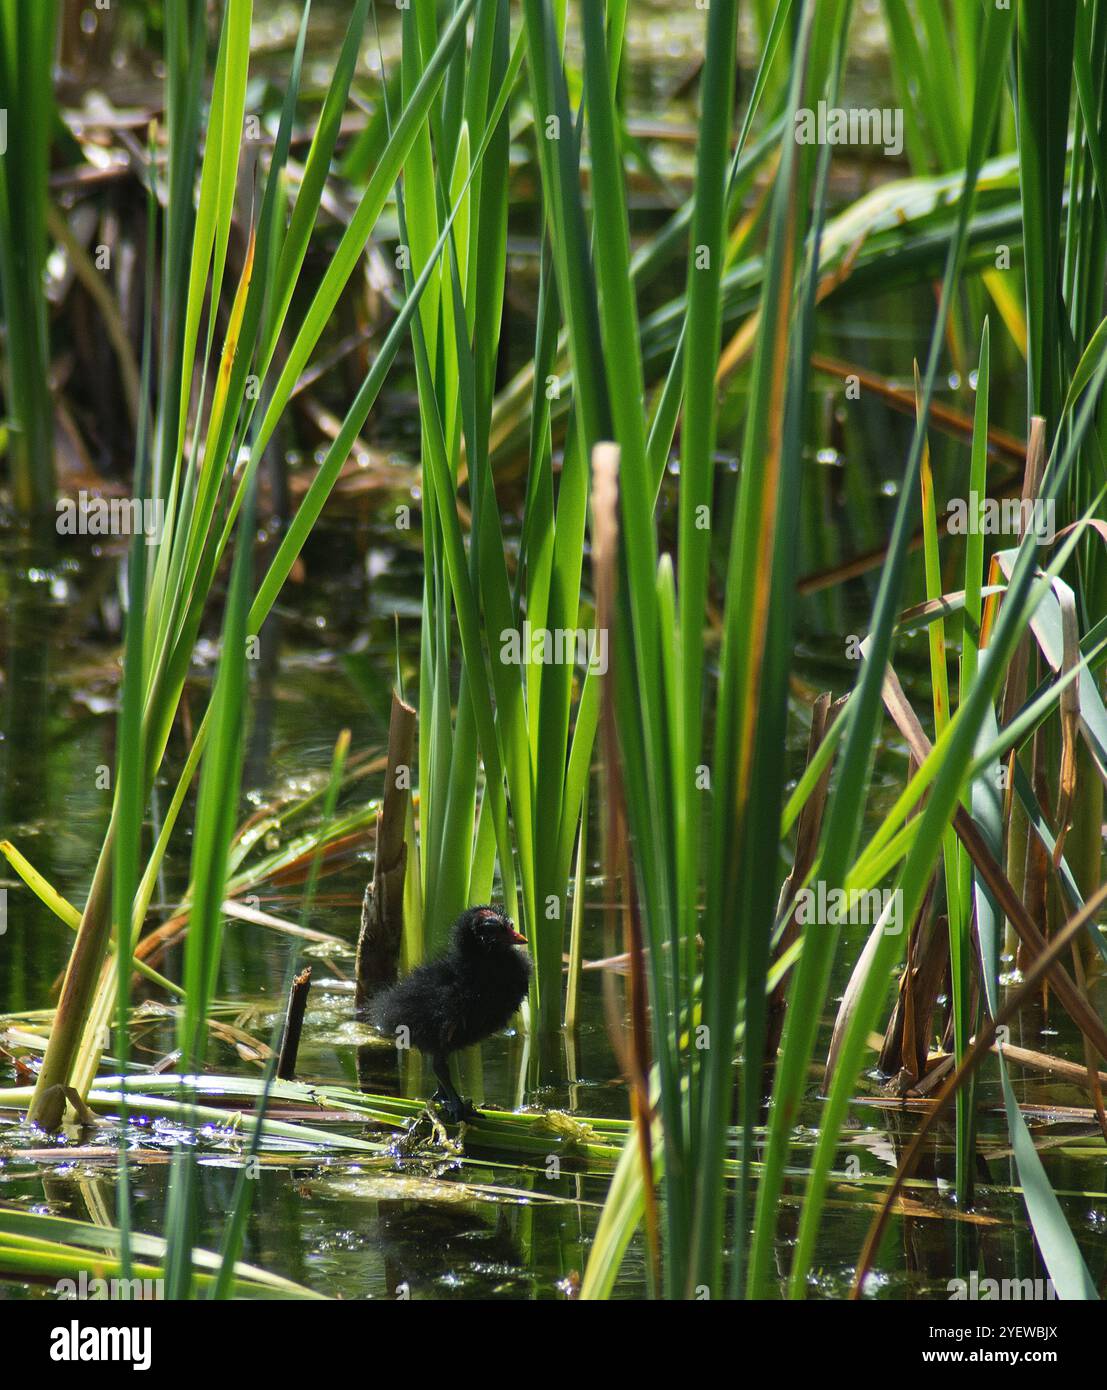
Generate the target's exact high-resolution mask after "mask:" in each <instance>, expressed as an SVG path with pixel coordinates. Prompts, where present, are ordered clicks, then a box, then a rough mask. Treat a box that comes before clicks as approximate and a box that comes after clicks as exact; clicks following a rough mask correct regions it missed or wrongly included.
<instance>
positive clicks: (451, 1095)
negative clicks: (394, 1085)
mask: <svg viewBox="0 0 1107 1390" xmlns="http://www.w3.org/2000/svg"><path fill="white" fill-rule="evenodd" d="M431 1065H432V1066H433V1068H434V1074H435V1076H437V1077H438V1081H439V1086H438V1090H437V1091H435V1093H434V1099H435V1100H436V1101H438V1102H440V1104H441V1105H442V1108H443V1110H445V1112H446V1118H447V1119H448V1120H449V1121H450V1123H451V1124H455V1125H456V1124H460V1123H461V1121H462V1120H471V1119H472V1118H473V1117H474V1116H475V1115H476V1114H477V1113H478V1112H477V1111H476V1110H474V1109H473V1107H472V1106H471V1105H470V1104H469V1102H468V1101H467V1100H463V1099H462V1097H461V1096H460V1095H458V1093H457V1091H456V1089H455V1088H454V1083H453V1081H452V1080H451V1078H450V1063H449V1060H448V1058H447V1057H446V1056H445V1054H444V1053H439V1055H438V1056H436V1057H434V1058H432V1060H431Z"/></svg>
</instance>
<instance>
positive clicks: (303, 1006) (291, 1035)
mask: <svg viewBox="0 0 1107 1390" xmlns="http://www.w3.org/2000/svg"><path fill="white" fill-rule="evenodd" d="M310 989H311V966H310V965H305V966H304V968H303V970H301V971H300V973H299V974H298V975H297V976H296V978H295V979H294V980H293V981H292V988H291V989H290V990H289V991H288V1009H287V1011H286V1012H285V1016H284V1032H283V1033H282V1034H281V1050H280V1055H279V1056H278V1058H277V1076H278V1077H279V1078H280V1080H281V1081H295V1079H296V1056H297V1054H298V1053H299V1051H300V1034H301V1033H302V1032H303V1031H304V1013H305V1011H306V1010H307V1000H308V991H309V990H310Z"/></svg>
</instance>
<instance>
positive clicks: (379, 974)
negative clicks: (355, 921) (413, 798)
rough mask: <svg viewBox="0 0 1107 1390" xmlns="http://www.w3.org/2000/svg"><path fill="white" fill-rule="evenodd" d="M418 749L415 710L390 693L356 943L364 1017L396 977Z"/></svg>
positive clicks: (357, 1002)
mask: <svg viewBox="0 0 1107 1390" xmlns="http://www.w3.org/2000/svg"><path fill="white" fill-rule="evenodd" d="M414 746H415V711H414V709H412V707H411V706H410V705H405V704H404V702H403V701H402V700H401V699H400V697H399V696H398V695H397V694H396V692H395V691H393V692H392V717H391V719H390V721H389V727H388V770H387V772H386V774H385V783H384V799H383V801H382V802H381V808H380V810H379V811H378V812H377V853H376V858H375V860H374V863H373V877H372V880H371V881H370V883H369V884H368V885H367V887H366V889H365V899H364V901H363V902H362V905H361V931H360V932H359V933H358V939H357V987H356V991H355V995H354V1007H355V1009H356V1010H357V1013H358V1015H359V1016H362V1017H363V1016H364V1014H365V1010H366V1006H367V1005H368V1002H369V999H370V997H371V996H372V994H373V993H374V992H375V991H376V990H377V989H378V988H379V987H380V986H381V985H385V984H390V983H391V982H392V981H393V980H394V979H395V978H396V970H397V966H398V963H399V957H400V943H401V941H402V940H403V934H404V874H405V872H406V869H407V845H406V844H405V843H404V829H405V826H406V824H407V808H408V798H409V797H410V795H411V755H412V749H413V748H414Z"/></svg>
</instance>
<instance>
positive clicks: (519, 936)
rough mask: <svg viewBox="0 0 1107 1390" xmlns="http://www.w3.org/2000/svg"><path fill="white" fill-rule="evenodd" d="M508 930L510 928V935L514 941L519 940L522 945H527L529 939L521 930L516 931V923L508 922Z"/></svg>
mask: <svg viewBox="0 0 1107 1390" xmlns="http://www.w3.org/2000/svg"><path fill="white" fill-rule="evenodd" d="M507 930H508V935H509V936H510V937H511V939H512V941H518V942H519V943H520V944H521V945H523V946H525V945H526V944H527V939H526V937H525V936H524V935H523V933H522V932H521V931H516V930H515V923H514V922H508V924H507Z"/></svg>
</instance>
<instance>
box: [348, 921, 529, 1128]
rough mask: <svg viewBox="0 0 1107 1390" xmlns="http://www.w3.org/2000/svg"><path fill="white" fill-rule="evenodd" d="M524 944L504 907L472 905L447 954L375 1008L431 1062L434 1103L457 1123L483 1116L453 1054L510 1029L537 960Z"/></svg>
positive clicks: (382, 1024)
mask: <svg viewBox="0 0 1107 1390" xmlns="http://www.w3.org/2000/svg"><path fill="white" fill-rule="evenodd" d="M519 942H522V943H523V944H525V943H526V937H525V936H522V935H521V934H520V933H519V932H517V931H516V930H515V925H514V923H513V922H512V921H511V919H510V918H509V917H506V916H505V915H504V914H503V913H502V912H500V911H499V909H498V908H495V907H487V906H482V907H471V908H469V909H468V910H467V911H465V912H463V913H462V914H461V916H460V917H459V918H458V919H457V921H456V922H455V923H454V925H453V929H452V931H451V940H450V945H449V948H448V949H447V950H446V952H445V953H444V954H443V955H441V956H439V957H438V958H437V959H436V960H431V961H427V962H426V964H425V965H420V966H418V967H417V968H416V969H415V970H413V971H412V972H411V974H410V975H408V976H407V977H406V979H403V980H401V981H400V982H399V984H397V985H393V987H392V988H391V989H389V990H386V991H385V992H384V993H383V994H382V995H380V996H379V998H378V999H377V1001H376V1003H375V1006H374V1008H373V1014H374V1017H375V1021H376V1023H377V1026H378V1027H379V1028H380V1029H381V1030H382V1031H383V1032H385V1033H389V1034H391V1035H392V1036H393V1037H394V1038H396V1039H397V1041H398V1042H400V1044H401V1045H403V1046H410V1047H417V1048H418V1049H419V1051H420V1052H424V1053H426V1054H427V1055H428V1056H429V1057H430V1059H431V1065H432V1066H433V1067H434V1074H435V1076H437V1077H438V1080H439V1083H440V1085H439V1089H438V1090H437V1091H436V1092H435V1095H434V1099H435V1100H436V1101H439V1102H441V1103H442V1105H443V1109H444V1110H445V1112H446V1115H447V1117H448V1118H449V1119H450V1120H451V1121H452V1122H453V1123H454V1124H457V1123H458V1121H460V1120H464V1119H471V1118H472V1117H473V1116H475V1115H476V1114H477V1113H478V1112H477V1111H476V1110H474V1109H473V1107H472V1105H471V1104H470V1103H469V1102H468V1101H466V1100H463V1099H462V1098H461V1096H460V1095H459V1094H458V1092H457V1090H456V1089H455V1088H454V1084H453V1082H452V1081H451V1079H450V1063H449V1056H450V1053H451V1052H457V1051H459V1050H460V1049H461V1048H463V1047H471V1046H472V1044H473V1043H478V1042H480V1041H481V1040H482V1039H483V1038H487V1037H488V1036H489V1035H490V1034H491V1033H495V1032H497V1031H498V1030H499V1029H500V1028H503V1027H504V1025H505V1024H506V1023H507V1022H508V1020H509V1019H510V1018H511V1016H512V1014H514V1012H515V1010H516V1009H517V1008H518V1007H519V1005H520V1004H521V1003H522V1001H523V999H524V997H525V996H526V992H527V986H528V984H529V983H530V960H529V959H528V958H527V957H526V956H525V955H523V954H522V952H520V951H517V950H516V949H515V947H516V944H517V943H519ZM401 1029H406V1033H401V1032H400V1030H401Z"/></svg>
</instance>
